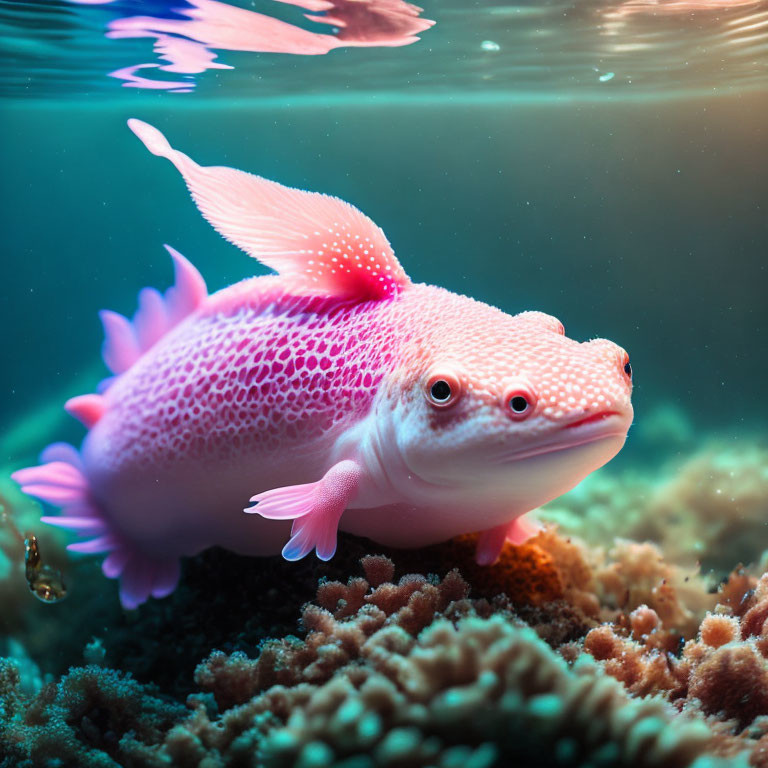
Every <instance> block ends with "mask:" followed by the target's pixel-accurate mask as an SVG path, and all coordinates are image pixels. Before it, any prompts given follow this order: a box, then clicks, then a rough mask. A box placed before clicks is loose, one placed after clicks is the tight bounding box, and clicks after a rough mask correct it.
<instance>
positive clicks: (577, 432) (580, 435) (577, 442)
mask: <svg viewBox="0 0 768 768" xmlns="http://www.w3.org/2000/svg"><path fill="white" fill-rule="evenodd" d="M629 420H631V414H624V413H620V412H619V411H600V412H599V413H593V414H590V415H589V416H585V417H583V418H581V419H577V420H576V421H572V422H570V423H569V424H565V425H563V426H562V427H560V428H559V429H558V431H557V433H556V434H555V435H554V436H550V437H549V438H548V439H547V440H546V441H545V442H543V443H541V444H539V445H537V446H534V447H532V448H528V449H525V450H519V449H516V450H512V451H509V452H505V453H504V454H502V456H500V460H501V462H502V463H507V462H515V461H521V460H523V459H530V458H533V457H534V456H541V455H543V454H551V453H559V452H561V451H568V450H571V449H573V448H579V447H581V446H584V445H588V444H589V443H594V442H597V441H598V440H604V439H607V438H620V439H621V440H622V441H623V440H624V439H625V438H626V436H627V431H628V429H629V424H628V423H627V422H628V421H629ZM564 432H568V437H567V438H564V435H563V433H564Z"/></svg>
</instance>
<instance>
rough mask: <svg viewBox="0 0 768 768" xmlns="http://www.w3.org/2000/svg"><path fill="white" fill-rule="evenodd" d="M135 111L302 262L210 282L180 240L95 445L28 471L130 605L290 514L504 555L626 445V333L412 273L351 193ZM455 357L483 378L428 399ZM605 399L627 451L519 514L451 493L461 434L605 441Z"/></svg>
mask: <svg viewBox="0 0 768 768" xmlns="http://www.w3.org/2000/svg"><path fill="white" fill-rule="evenodd" d="M132 127H133V128H134V131H135V132H136V133H137V134H138V135H139V136H140V138H142V140H143V141H144V142H145V143H146V144H147V146H148V147H149V148H150V150H151V151H153V152H154V153H155V154H160V155H162V156H164V157H168V158H169V159H171V161H172V162H173V163H174V164H175V165H176V167H177V168H179V170H181V172H182V173H183V175H184V177H185V180H186V182H187V184H188V186H189V188H190V191H191V193H192V195H193V197H194V199H195V201H196V202H197V204H198V206H199V207H200V209H201V211H202V212H203V214H204V215H205V216H206V218H208V220H209V221H210V222H211V223H212V224H213V225H214V226H215V227H216V228H217V229H218V230H219V231H220V232H221V233H222V234H223V235H224V236H225V237H227V238H228V239H230V240H231V241H233V242H235V243H236V244H238V245H240V246H241V247H243V248H244V249H245V250H247V251H248V252H250V253H251V254H252V255H255V256H257V257H258V258H259V259H260V260H261V261H263V262H264V263H266V264H269V265H270V266H273V267H275V268H276V269H278V270H279V271H280V273H281V274H280V276H271V277H260V278H253V279H250V280H245V281H243V282H241V283H238V284H236V285H233V286H231V287H229V288H226V289H224V290H223V291H220V292H219V293H217V294H214V295H212V296H207V294H206V290H205V284H204V282H203V280H202V277H200V275H199V274H198V273H197V271H196V270H195V269H194V268H193V267H192V266H191V265H190V264H189V262H187V261H186V260H185V259H184V258H183V257H182V256H181V255H180V254H178V253H176V252H175V251H173V250H172V249H169V250H170V251H171V255H172V256H173V259H174V264H175V268H176V283H175V285H174V287H173V288H171V289H169V291H167V292H166V294H165V296H162V295H161V294H159V293H158V292H156V291H153V290H151V289H145V290H144V291H143V292H142V293H141V294H140V302H139V305H140V306H139V311H138V312H137V314H136V315H135V316H134V318H133V321H129V320H127V319H126V318H123V317H121V316H120V315H116V314H115V313H103V314H102V320H103V322H104V325H105V332H106V342H105V347H104V350H103V351H104V358H105V362H106V363H107V365H108V367H109V368H110V369H111V370H112V372H113V373H114V374H115V376H114V377H113V378H112V379H110V380H108V381H107V382H106V384H105V389H104V391H103V392H102V393H101V394H98V395H86V396H83V397H81V398H74V399H73V400H72V401H70V402H69V403H68V404H67V408H68V410H69V411H70V412H71V413H72V414H73V415H75V416H76V417H77V418H79V419H80V420H81V421H83V423H84V424H85V425H86V426H88V427H90V431H89V433H88V435H87V437H86V440H85V442H84V445H83V447H82V450H81V452H80V453H78V452H77V451H75V450H74V449H71V448H68V447H64V446H54V447H52V448H51V449H48V451H47V454H45V455H44V456H43V461H44V462H46V463H44V464H43V465H42V466H40V467H33V468H30V469H26V470H21V471H20V472H18V473H17V474H16V476H15V477H16V479H17V480H18V482H20V483H21V485H22V487H23V488H24V489H25V490H26V491H27V492H28V493H31V494H32V495H36V496H38V497H39V498H41V499H43V500H44V501H47V502H49V503H52V504H56V505H58V506H61V507H62V509H63V513H62V516H61V517H46V518H44V519H45V520H46V521H48V522H51V523H53V524H58V525H62V526H63V527H69V528H72V529H74V530H77V531H78V532H79V533H80V534H81V535H83V536H87V537H89V538H86V539H85V540H84V541H81V542H78V543H75V544H74V545H71V548H72V549H75V550H79V551H82V552H107V553H109V554H108V556H107V558H106V560H105V561H104V572H105V574H106V575H107V576H110V577H118V576H119V577H121V599H122V601H123V603H124V605H126V606H127V607H134V606H136V605H138V604H139V603H141V602H143V601H144V600H145V599H146V598H147V597H148V596H149V595H154V596H162V595H164V594H168V592H170V591H172V589H173V588H174V586H175V583H176V580H177V579H178V573H179V569H178V559H179V557H180V556H182V555H190V554H194V553H196V552H198V551H200V550H202V549H205V548H206V547H209V546H212V545H222V546H225V547H228V548H231V549H233V550H236V551H238V552H244V553H252V554H271V553H276V552H278V551H279V550H280V548H281V546H282V545H283V544H284V543H285V541H286V539H287V538H288V537H289V527H290V520H291V519H295V522H294V524H293V533H294V538H293V539H292V542H293V544H292V546H290V547H287V548H286V549H285V550H284V553H285V554H286V557H290V558H295V557H300V556H303V555H304V554H306V553H307V551H310V550H311V549H312V548H314V547H316V548H317V551H318V555H319V556H321V557H324V558H325V557H330V556H331V555H332V554H333V550H334V549H335V531H336V525H337V524H338V523H339V519H340V518H341V528H344V529H347V530H351V531H353V532H356V533H361V534H363V535H368V536H370V537H372V538H375V539H377V540H379V541H382V542H384V543H390V544H395V545H409V544H412V545H413V544H415V545H418V544H423V543H427V542H431V541H438V540H441V539H445V538H449V537H450V536H453V535H456V534H458V533H464V532H471V531H476V530H488V531H489V533H488V536H487V537H486V544H485V545H484V546H485V552H482V551H481V552H479V555H478V556H479V559H480V560H481V561H482V562H492V561H493V559H494V558H495V556H496V554H497V549H499V548H500V547H501V545H502V544H503V542H504V539H505V538H506V537H510V538H512V539H513V540H516V541H519V540H521V539H524V538H525V536H526V535H530V533H531V532H532V530H533V529H531V528H530V526H528V527H526V526H525V525H521V524H520V522H518V524H517V525H516V526H514V527H509V526H510V524H511V523H513V522H514V520H515V518H517V517H519V515H521V514H523V513H524V512H526V511H528V510H529V509H530V508H531V506H532V505H535V504H537V503H541V501H542V499H543V500H546V499H547V498H551V497H552V495H557V494H558V493H560V492H562V490H565V489H567V487H570V486H572V485H573V484H575V482H577V481H578V479H580V477H582V476H583V475H584V474H586V473H587V472H588V471H591V469H593V468H594V467H595V466H599V464H601V463H604V461H606V460H607V459H608V458H610V455H613V453H615V452H616V450H618V448H619V447H620V444H621V442H623V438H624V435H625V434H626V429H627V428H628V426H629V421H631V407H630V406H629V393H630V389H631V384H630V382H629V381H628V378H627V376H626V374H625V373H624V371H623V366H624V364H625V359H626V353H625V352H624V351H623V350H622V349H621V348H619V347H617V346H616V345H614V344H613V343H611V342H608V341H605V340H596V341H593V342H589V343H586V344H580V343H578V342H576V341H573V340H571V339H568V338H567V337H566V336H565V335H564V332H563V327H562V325H561V324H560V323H559V321H557V320H555V319H554V318H552V317H549V316H548V315H543V314H541V313H536V312H526V313H522V314H520V315H517V316H510V315H507V314H505V313H503V312H501V311H500V310H498V309H495V308H493V307H489V306H488V305H486V304H483V303H481V302H478V301H475V300H473V299H470V298H467V297H464V296H459V295H456V294H453V293H450V292H448V291H446V290H444V289H441V288H437V287H434V286H429V285H416V284H412V283H411V282H410V281H409V280H408V278H407V276H406V275H405V273H404V272H403V270H402V268H401V267H400V265H399V263H398V262H397V260H396V259H395V257H394V254H393V253H392V252H391V248H390V247H389V244H388V243H387V241H386V238H385V237H384V235H383V233H381V230H379V229H378V228H377V227H376V226H375V225H374V224H373V223H372V222H370V220H368V219H367V218H365V217H364V216H363V215H362V214H360V212H359V211H357V210H356V209H354V208H352V206H348V205H347V204H346V203H342V202H341V201H337V200H335V199H334V198H327V197H325V196H321V195H310V194H309V193H300V192H297V191H296V190H288V189H286V188H284V187H281V186H280V185H277V184H274V182H268V181H266V180H263V179H258V178H257V177H252V176H250V175H248V174H244V173H242V172H240V171H235V170H233V169H228V168H202V167H200V166H198V165H196V164H195V163H193V161H191V160H190V159H189V158H187V157H186V156H185V155H181V153H178V152H176V151H175V150H171V149H170V147H169V146H168V145H167V142H165V140H164V138H163V137H162V136H161V135H160V134H159V133H158V132H156V131H154V129H152V128H151V127H149V126H146V125H145V124H142V123H138V122H137V121H136V122H135V123H134V125H133V126H132ZM299 196H302V197H299ZM305 203H306V205H305ZM297 238H298V240H297ZM297 243H298V245H300V246H302V247H300V248H299V247H298V245H297ZM278 246H280V247H278ZM437 363H439V364H440V365H443V366H445V365H448V366H449V367H450V368H451V370H456V371H458V374H457V378H456V381H457V382H458V383H460V385H461V388H462V391H463V393H464V394H463V397H462V400H461V402H460V403H459V405H458V406H457V407H455V408H450V409H442V408H431V407H430V406H429V405H428V404H427V403H426V402H425V397H424V381H423V380H424V376H425V375H426V373H428V372H429V370H430V369H431V368H432V367H433V366H434V365H435V364H437ZM510 382H512V384H510ZM531 382H533V384H532V383H531ZM510 386H512V390H510V389H509V387H510ZM521 386H522V387H523V390H522V391H524V392H526V393H527V396H528V397H529V398H531V399H532V402H533V404H534V408H532V418H527V420H526V422H525V423H520V424H516V423H515V422H514V421H513V420H511V419H510V415H509V413H508V412H507V410H506V404H505V402H504V398H505V397H507V398H508V397H509V393H510V392H512V393H514V392H517V391H518V389H519V387H521ZM516 387H517V389H516ZM500 399H501V403H502V405H501V406H500ZM603 413H607V414H612V413H621V414H622V418H623V419H624V422H622V426H621V428H616V429H614V430H613V431H611V433H610V436H611V439H616V440H618V442H616V445H615V446H613V447H612V448H611V451H610V455H606V456H607V457H606V456H603V455H602V454H600V456H599V457H598V458H595V457H590V458H588V459H587V460H586V462H587V463H586V464H585V469H584V471H580V474H579V477H578V478H576V479H575V480H574V478H573V477H572V475H573V472H572V471H571V470H569V472H568V477H567V479H563V480H562V481H561V482H560V484H558V482H557V481H556V480H555V479H553V480H552V481H551V482H549V481H547V484H548V485H551V488H547V489H546V492H542V491H541V490H540V489H539V488H538V486H537V487H536V489H535V490H531V491H530V492H528V491H526V492H525V493H522V492H521V493H522V495H521V497H520V499H518V500H517V501H516V502H515V503H512V501H511V499H512V497H514V493H512V494H511V495H510V505H509V509H508V510H504V511H503V512H500V511H499V504H498V503H497V502H496V501H495V500H490V501H478V502H477V510H476V514H475V516H474V517H473V515H472V514H467V510H466V500H465V499H463V498H462V497H461V494H460V493H458V494H453V491H452V490H451V495H448V496H446V495H445V494H443V487H444V486H445V484H446V481H445V479H444V477H443V476H442V475H441V474H440V471H439V470H440V468H442V467H443V466H445V467H448V468H449V469H450V473H454V474H456V476H457V478H458V480H457V483H458V486H457V487H458V488H459V490H460V488H461V485H462V479H461V471H462V468H463V467H465V466H466V465H467V461H469V463H470V464H471V463H472V461H474V459H471V460H469V459H466V458H465V456H464V455H463V454H461V452H460V450H459V448H461V446H463V445H466V456H469V457H474V456H475V455H477V456H479V457H480V458H479V459H478V463H485V464H487V463H488V462H491V463H493V461H495V460H496V459H495V457H496V454H497V453H498V452H499V451H501V454H502V455H506V453H505V452H509V451H510V450H511V451H512V454H514V456H520V457H522V458H526V457H527V456H528V454H531V455H533V456H534V458H533V459H529V461H535V460H536V458H535V457H536V456H537V455H538V454H546V455H547V457H548V456H549V455H550V454H551V453H554V451H553V447H554V448H558V449H559V448H560V447H561V444H567V445H571V444H575V445H577V446H580V445H581V443H582V442H585V443H587V444H589V445H591V444H592V443H591V442H590V441H591V440H592V436H591V435H590V436H588V437H589V439H587V438H584V439H583V440H574V439H573V438H572V437H571V436H570V435H571V434H572V433H575V432H577V431H578V429H582V427H581V425H580V422H581V421H583V420H585V419H586V420H589V419H590V418H597V417H598V416H600V414H603ZM399 414H404V415H402V416H401V415H399ZM414 414H415V415H414ZM627 414H629V415H628V416H627ZM627 418H628V420H627ZM572 426H575V427H576V429H575V430H573V429H570V427H572ZM585 428H586V429H590V426H589V425H587V426H586V427H585ZM566 433H568V435H567V437H566ZM616 435H618V438H616ZM401 438H402V442H403V445H402V447H398V448H391V446H393V445H396V446H400V443H401ZM598 442H599V441H598ZM486 444H493V446H492V447H493V452H492V453H491V454H489V456H490V457H491V458H488V459H486V458H484V457H483V456H481V454H482V450H484V446H485V445H486ZM363 445H365V446H367V448H364V447H363ZM443 445H444V447H443ZM526 447H528V448H530V450H528V453H526V450H527V448H526ZM497 448H498V450H497ZM390 450H392V452H393V455H394V454H397V455H396V457H395V459H391V458H389V457H388V452H389V451H390ZM521 451H522V452H521ZM433 454H434V455H435V456H436V457H437V461H435V460H434V456H433ZM557 455H560V454H557ZM339 462H342V463H341V464H339ZM587 464H588V466H587ZM401 466H406V470H405V474H403V475H402V476H401V475H398V472H399V471H400V468H401ZM536 466H538V465H536ZM334 467H336V468H337V469H335V470H334ZM338 467H342V468H349V471H348V472H346V474H344V473H343V472H340V471H339V469H338ZM420 467H426V468H427V469H425V470H424V472H421V470H420ZM433 468H437V469H435V471H433ZM334 471H335V472H336V475H334ZM345 471H346V469H345ZM484 471H485V469H484V468H481V469H478V468H477V467H474V466H473V468H472V470H471V472H470V471H469V470H467V472H468V474H467V478H468V479H467V481H466V482H465V483H464V485H466V486H467V487H469V490H470V495H469V497H468V498H469V499H473V498H474V497H473V496H472V493H473V492H474V491H473V490H472V482H476V483H477V489H478V493H477V494H476V495H477V498H478V499H480V498H481V497H482V493H481V492H484V490H485V489H486V488H487V487H488V486H489V482H490V481H489V480H488V477H489V476H486V475H484V474H483V472H484ZM535 471H538V470H535ZM548 471H549V470H546V472H548ZM446 472H447V470H446ZM450 473H448V474H447V476H450ZM472 473H474V474H472ZM342 475H343V476H344V478H345V479H343V480H342V481H337V479H336V477H337V476H342ZM414 476H416V479H414ZM324 477H325V478H326V479H325V481H324V482H325V486H323V485H322V483H321V482H320V481H321V479H322V478H324ZM397 478H400V480H401V482H399V481H397ZM425 478H428V479H429V482H427V481H426V480H425ZM469 478H475V480H470V479H469ZM477 478H480V479H477ZM422 481H424V482H422ZM339 482H341V485H339ZM412 484H413V485H414V488H415V490H414V492H413V493H411V491H410V490H409V489H410V487H411V485H412ZM525 484H526V483H525V481H522V482H520V483H519V485H520V486H521V487H524V486H525ZM401 485H402V486H403V487H404V488H405V490H402V492H401V491H400V486H401ZM491 485H492V483H491ZM416 486H418V487H416ZM561 486H562V487H561ZM500 487H501V488H502V489H503V488H504V486H503V484H502V486H500ZM272 489H277V491H274V490H272ZM433 489H434V490H433ZM499 493H500V494H501V493H502V491H500V492H499ZM253 494H262V495H261V496H257V497H255V499H256V500H257V501H258V503H257V504H256V506H255V507H253V508H252V509H250V510H246V511H256V512H259V514H261V515H262V516H263V517H271V518H272V519H261V518H259V517H258V516H253V515H244V514H243V512H242V509H243V507H244V505H245V504H246V503H247V502H248V499H249V498H250V497H252V496H253ZM275 494H276V495H275ZM441 494H443V495H441ZM526 494H527V495H526ZM453 495H456V504H455V505H453V504H452V501H451V499H452V498H453ZM491 495H493V494H491ZM497 495H498V494H497ZM489 498H490V497H489ZM446 499H447V500H446ZM268 502H269V503H268ZM270 505H271V506H270ZM323 505H325V506H323ZM334 505H335V506H334ZM461 505H465V506H464V507H462V508H461V509H460V508H459V507H461ZM453 506H455V507H456V508H455V509H454V508H453ZM331 507H333V509H331ZM346 507H350V509H348V510H347V512H344V509H345V508H346ZM355 507H358V508H355ZM486 507H487V509H486ZM270 509H271V510H272V514H269V510H270ZM294 509H299V511H298V512H296V511H292V510H294ZM281 510H282V512H281ZM342 513H343V517H342ZM297 532H298V533H297ZM481 548H482V545H481Z"/></svg>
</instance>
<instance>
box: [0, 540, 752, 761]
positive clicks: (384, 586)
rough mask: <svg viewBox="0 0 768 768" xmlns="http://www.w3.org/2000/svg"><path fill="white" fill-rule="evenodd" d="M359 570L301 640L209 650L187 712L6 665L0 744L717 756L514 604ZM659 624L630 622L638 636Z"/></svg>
mask: <svg viewBox="0 0 768 768" xmlns="http://www.w3.org/2000/svg"><path fill="white" fill-rule="evenodd" d="M556 546H557V545H556V543H555V539H552V541H551V542H550V548H556ZM363 568H364V573H365V576H364V577H362V578H360V577H355V578H351V579H349V580H348V581H347V583H346V584H342V583H340V582H326V583H324V584H321V586H320V588H319V590H318V596H317V603H316V604H309V605H307V606H305V608H304V611H303V622H304V626H305V628H306V630H307V635H306V637H305V638H304V639H303V640H299V639H297V638H285V639H282V640H273V641H268V642H267V643H265V644H264V646H263V648H262V650H261V653H260V654H259V655H258V657H257V658H255V659H250V658H248V657H247V656H246V655H245V654H243V653H233V654H230V655H227V654H223V653H220V652H219V653H214V654H212V655H211V656H210V657H209V658H208V659H207V660H206V661H205V662H204V663H203V664H201V665H200V666H199V667H198V670H197V673H196V681H197V683H198V685H199V686H200V688H201V689H202V690H203V691H204V692H206V693H204V694H203V695H202V696H201V695H197V696H192V697H190V698H189V699H188V701H187V707H186V708H184V707H181V706H180V705H178V704H173V703H172V702H167V701H163V700H161V699H160V698H158V696H157V695H156V693H154V692H153V691H152V689H151V688H147V687H145V686H142V685H140V684H139V683H137V682H136V681H135V680H132V679H131V678H129V677H125V676H123V675H120V674H118V673H116V672H114V671H111V670H103V669H101V668H99V667H86V668H80V669H75V670H72V671H71V672H70V673H69V674H68V675H67V676H65V677H64V678H63V679H62V681H61V682H60V683H59V684H58V686H52V685H51V686H47V687H46V688H44V689H43V691H41V693H39V694H38V695H37V696H36V697H35V698H34V699H32V700H31V701H29V702H24V701H23V697H22V695H21V694H20V692H19V688H18V677H17V675H16V674H15V671H14V669H13V667H11V666H10V665H6V666H5V667H2V668H0V673H2V674H0V702H2V706H3V708H4V712H5V713H7V715H8V716H7V717H5V718H4V719H3V723H4V725H3V726H2V730H0V747H2V748H4V749H5V750H6V752H7V754H11V753H13V754H15V755H16V756H17V757H18V759H19V761H20V762H19V763H18V764H19V765H23V764H24V762H23V761H28V762H29V764H30V765H42V764H44V762H45V761H46V760H48V759H49V757H51V756H53V755H54V754H55V755H56V756H57V757H58V759H59V760H61V761H62V762H60V764H61V765H65V766H66V765H77V766H82V767H83V768H92V767H94V768H96V767H98V768H102V767H103V766H109V767H110V768H112V766H114V765H120V766H125V767H126V768H138V767H139V766H146V767H147V768H160V766H168V765H178V766H191V767H192V766H195V767H197V768H216V767H218V766H233V767H234V766H241V765H242V766H257V765H258V766H261V765H264V766H275V767H276V768H277V767H279V766H294V765H296V766H307V767H308V768H309V766H342V765H343V766H369V767H370V768H374V767H375V766H393V767H394V766H402V767H403V768H408V767H409V766H414V767H416V766H422V765H435V766H445V767H446V768H450V767H452V766H455V765H459V764H462V765H464V764H466V765H468V766H477V768H482V766H491V765H505V764H509V763H510V761H518V762H520V761H522V762H524V763H525V762H530V761H533V760H535V761H536V762H537V763H539V764H542V763H543V764H555V763H557V764H559V765H563V766H581V765H586V764H589V765H593V766H601V765H605V766H609V765H610V766H680V767H681V768H682V767H683V766H689V765H692V764H694V763H695V761H697V760H698V759H699V758H700V757H702V756H703V755H705V754H706V753H707V752H708V750H709V749H710V748H711V746H712V735H711V733H710V730H709V728H708V727H707V726H706V725H705V724H704V722H703V720H702V719H701V715H699V714H698V713H696V712H692V713H691V714H690V715H687V716H686V715H679V714H677V713H676V711H675V710H674V709H673V708H672V707H671V706H670V705H669V704H667V703H665V702H664V701H662V700H661V699H660V698H648V699H645V700H638V699H633V698H632V697H631V696H630V694H629V693H627V692H626V691H625V690H624V689H623V687H622V686H621V684H620V683H619V682H618V681H616V680H614V679H612V677H611V676H610V675H606V674H605V673H604V672H603V670H602V669H601V668H600V666H599V665H598V664H597V663H596V662H594V661H592V662H591V661H589V660H588V658H587V657H583V656H582V657H581V658H580V659H579V660H578V661H577V662H576V663H575V664H574V665H573V666H570V665H569V664H567V663H566V661H565V660H564V659H562V658H561V657H559V656H558V654H557V653H556V652H555V651H553V650H552V648H550V646H549V645H547V643H545V642H544V641H543V640H541V639H540V638H539V637H538V635H537V634H536V632H534V631H533V630H532V629H531V628H530V627H527V626H525V625H524V624H523V622H522V621H521V620H520V619H519V618H516V617H515V616H514V615H513V614H512V613H511V604H510V603H508V602H504V601H501V602H498V603H496V604H493V603H492V602H489V601H488V600H486V599H484V598H479V599H471V598H470V597H468V591H469V588H468V584H467V582H466V581H465V580H464V579H463V578H462V577H461V576H460V575H459V574H458V572H456V571H450V572H449V573H448V574H447V575H446V576H445V577H444V578H443V579H436V578H432V579H429V578H426V577H423V576H405V577H403V578H401V579H400V580H399V581H398V582H397V583H394V581H393V578H394V565H393V563H392V562H391V561H389V560H388V559H387V558H384V557H367V558H364V560H363ZM648 610H650V609H648ZM753 615H755V614H753ZM745 618H746V614H745ZM655 621H656V619H654V616H653V615H651V614H650V613H648V612H647V611H646V613H645V614H642V615H641V613H639V612H636V616H635V624H636V625H637V626H638V627H640V626H642V627H644V628H645V630H647V631H648V632H651V633H652V631H653V629H654V628H655V626H654V622H655ZM211 695H212V698H213V699H215V701H216V703H217V705H213V701H212V700H208V699H207V698H206V697H207V696H211ZM734 754H737V753H734ZM731 757H733V755H732V756H731ZM734 759H738V760H741V759H742V758H741V757H738V758H734ZM737 764H740V763H738V762H730V763H729V765H737Z"/></svg>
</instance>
